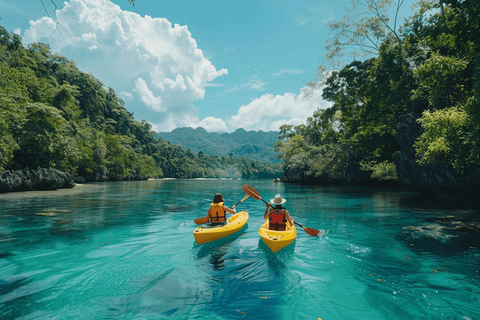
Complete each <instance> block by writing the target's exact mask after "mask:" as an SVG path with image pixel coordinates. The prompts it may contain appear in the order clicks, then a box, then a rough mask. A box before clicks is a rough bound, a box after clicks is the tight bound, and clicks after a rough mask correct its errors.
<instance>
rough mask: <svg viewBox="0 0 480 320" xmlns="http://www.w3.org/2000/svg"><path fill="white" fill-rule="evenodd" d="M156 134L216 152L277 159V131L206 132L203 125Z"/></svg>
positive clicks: (202, 149) (181, 144)
mask: <svg viewBox="0 0 480 320" xmlns="http://www.w3.org/2000/svg"><path fill="white" fill-rule="evenodd" d="M157 137H159V138H162V139H163V140H165V141H168V142H170V143H171V144H174V145H179V146H181V147H183V148H186V149H190V150H191V151H192V152H195V153H197V152H200V151H202V152H203V153H205V154H209V155H215V156H219V157H222V156H230V155H231V156H232V157H246V158H248V159H252V160H261V161H268V162H273V163H279V162H280V160H278V159H277V158H276V153H275V151H274V150H273V147H274V145H275V143H276V142H277V138H278V132H277V131H268V132H264V131H246V130H244V129H237V130H236V131H235V132H232V133H218V132H207V131H206V130H205V129H204V128H200V127H199V128H196V129H193V128H189V127H185V128H178V129H175V130H173V131H172V132H160V133H158V134H157Z"/></svg>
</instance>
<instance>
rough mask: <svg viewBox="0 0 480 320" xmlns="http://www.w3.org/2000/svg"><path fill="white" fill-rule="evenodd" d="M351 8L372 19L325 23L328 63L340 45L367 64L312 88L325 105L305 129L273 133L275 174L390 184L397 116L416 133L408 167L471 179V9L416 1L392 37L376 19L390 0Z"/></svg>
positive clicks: (475, 143)
mask: <svg viewBox="0 0 480 320" xmlns="http://www.w3.org/2000/svg"><path fill="white" fill-rule="evenodd" d="M354 2H355V3H356V4H357V8H359V7H360V5H364V8H365V7H366V8H367V10H369V11H370V13H372V15H371V16H370V17H363V18H361V19H360V18H358V19H357V21H355V23H352V21H341V22H339V23H333V24H332V25H331V27H332V29H333V31H334V32H336V37H334V38H333V40H332V41H331V42H330V45H329V48H330V49H331V52H330V53H331V57H333V56H334V55H335V54H338V53H339V52H340V51H341V50H342V49H344V48H345V46H356V47H357V49H359V51H363V53H365V52H366V53H368V54H369V56H368V57H367V58H365V59H364V60H362V61H358V60H356V59H353V61H352V60H350V61H352V62H350V63H348V64H347V65H345V64H344V65H345V66H344V67H343V68H341V69H339V70H337V71H334V72H332V73H330V74H328V76H327V77H326V81H324V82H323V83H322V84H321V85H318V84H316V85H314V87H316V88H318V87H322V86H324V87H323V89H324V90H323V98H324V99H326V100H328V101H331V102H332V103H333V105H332V107H330V108H328V109H326V110H317V111H316V112H315V113H314V114H313V116H311V117H309V118H308V121H307V122H306V124H305V125H299V126H291V125H283V126H282V127H281V132H280V140H279V141H278V142H277V145H276V150H277V151H279V152H280V153H281V156H282V158H283V160H284V169H285V174H286V175H287V176H288V175H289V174H290V175H291V176H295V173H297V175H296V177H297V178H298V179H300V180H314V181H349V182H351V181H355V180H363V181H365V180H369V179H370V180H372V179H373V180H396V179H397V170H396V164H395V161H394V159H395V155H396V154H397V153H398V152H400V146H399V142H398V137H397V136H396V134H397V127H398V126H399V124H400V123H401V119H402V116H404V115H413V116H414V117H415V118H416V119H417V123H418V124H419V125H421V132H422V133H421V135H420V136H419V137H418V138H417V139H416V142H415V143H414V145H413V146H412V148H414V149H413V150H414V152H413V153H414V157H415V161H416V164H417V165H419V166H422V165H434V166H443V167H445V168H446V169H448V170H450V169H451V170H452V172H455V174H458V175H460V176H463V177H466V176H470V177H477V178H480V105H479V92H480V87H479V86H480V25H479V23H480V16H479V12H480V5H479V2H478V1H477V0H435V1H421V2H420V4H419V6H418V8H417V10H416V11H415V12H414V14H413V15H412V16H411V17H410V18H409V19H407V20H406V22H405V24H404V25H403V26H402V27H401V28H400V29H398V30H397V29H396V28H395V25H394V24H393V22H392V21H389V19H388V18H387V15H386V13H385V12H386V11H383V12H382V9H385V8H382V5H384V4H386V3H388V2H391V1H374V0H354ZM402 2H403V1H397V2H396V4H397V6H398V5H401V4H402ZM353 19H355V17H354V18H353ZM390 22H392V24H390V25H389V24H388V23H390ZM395 22H396V21H395ZM362 37H363V42H361V40H362V39H361V38H362ZM374 39H376V40H378V41H377V42H376V41H374ZM397 169H398V168H397ZM477 181H478V179H477Z"/></svg>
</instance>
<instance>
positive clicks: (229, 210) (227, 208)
mask: <svg viewBox="0 0 480 320" xmlns="http://www.w3.org/2000/svg"><path fill="white" fill-rule="evenodd" d="M223 210H225V211H226V212H230V213H237V211H236V210H235V206H233V207H232V209H230V208H229V207H226V206H223Z"/></svg>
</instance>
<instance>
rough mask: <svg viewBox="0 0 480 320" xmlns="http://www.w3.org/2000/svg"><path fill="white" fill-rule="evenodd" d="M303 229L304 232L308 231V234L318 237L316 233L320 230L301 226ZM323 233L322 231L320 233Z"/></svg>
mask: <svg viewBox="0 0 480 320" xmlns="http://www.w3.org/2000/svg"><path fill="white" fill-rule="evenodd" d="M303 230H305V232H306V233H308V234H309V235H311V236H313V237H318V234H319V233H320V230H317V229H313V228H305V227H304V228H303ZM322 235H323V233H322Z"/></svg>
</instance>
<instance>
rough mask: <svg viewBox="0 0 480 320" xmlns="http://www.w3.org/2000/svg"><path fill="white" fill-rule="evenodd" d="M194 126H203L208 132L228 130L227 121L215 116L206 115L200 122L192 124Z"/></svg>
mask: <svg viewBox="0 0 480 320" xmlns="http://www.w3.org/2000/svg"><path fill="white" fill-rule="evenodd" d="M191 127H193V128H197V127H202V128H204V129H205V130H207V131H208V132H218V131H224V132H225V131H228V128H227V125H226V124H225V121H223V120H222V119H218V118H214V117H206V118H205V119H203V120H202V121H200V122H199V123H197V124H195V125H191Z"/></svg>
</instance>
